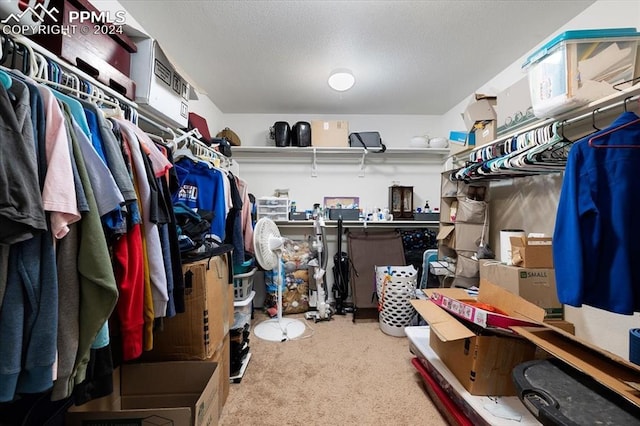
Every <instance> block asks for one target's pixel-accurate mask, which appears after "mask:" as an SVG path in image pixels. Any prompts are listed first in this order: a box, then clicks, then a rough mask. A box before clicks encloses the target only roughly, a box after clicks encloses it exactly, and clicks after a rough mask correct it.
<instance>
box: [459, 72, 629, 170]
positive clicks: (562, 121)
mask: <svg viewBox="0 0 640 426" xmlns="http://www.w3.org/2000/svg"><path fill="white" fill-rule="evenodd" d="M638 92H640V83H639V84H638V87H635V86H633V87H632V89H630V90H629V93H636V94H630V95H629V96H627V97H625V98H624V99H621V100H619V101H615V102H612V103H610V104H606V105H604V106H601V107H594V108H593V109H592V110H591V111H589V112H585V113H583V114H580V115H578V116H575V117H571V118H567V119H560V120H559V119H550V118H548V119H545V120H544V121H541V122H540V123H537V124H535V125H533V126H530V127H525V128H524V129H520V130H519V131H516V132H514V133H511V134H509V135H507V136H503V137H500V138H498V139H495V140H494V141H493V142H491V143H489V144H487V145H482V146H479V147H476V148H474V149H472V150H471V151H467V152H463V153H461V154H460V155H458V154H455V155H454V156H453V158H454V160H455V161H459V160H460V159H463V158H468V157H469V155H470V154H471V153H473V152H475V151H478V150H480V149H483V148H486V147H487V146H489V145H497V144H500V143H502V142H504V141H506V140H507V139H510V138H513V137H516V136H518V135H520V134H523V133H527V132H531V131H534V130H537V129H540V128H542V127H545V126H548V125H549V124H551V123H554V122H557V123H559V125H561V126H567V125H570V124H575V123H577V122H579V121H582V120H584V119H587V118H592V117H593V116H594V114H597V113H602V112H606V111H609V110H612V109H614V108H618V107H621V106H625V105H626V104H627V103H629V102H633V101H636V100H639V99H640V94H637V93H638ZM568 114H571V113H570V112H569V113H568Z"/></svg>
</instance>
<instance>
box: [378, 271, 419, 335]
mask: <svg viewBox="0 0 640 426" xmlns="http://www.w3.org/2000/svg"><path fill="white" fill-rule="evenodd" d="M375 268H376V291H377V293H378V303H379V306H380V307H381V309H380V314H379V320H380V330H382V331H383V332H384V333H386V334H388V335H390V336H395V337H403V336H406V334H405V332H404V328H405V327H407V326H409V325H410V324H411V319H412V318H413V316H414V315H415V309H414V308H413V306H411V299H413V298H415V291H416V284H417V281H418V271H417V270H416V268H414V267H413V265H410V266H376V267H375Z"/></svg>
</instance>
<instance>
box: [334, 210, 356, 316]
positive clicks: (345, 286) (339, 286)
mask: <svg viewBox="0 0 640 426" xmlns="http://www.w3.org/2000/svg"><path fill="white" fill-rule="evenodd" d="M332 290H333V297H334V298H335V300H336V314H338V315H346V313H347V312H348V311H351V309H349V308H347V307H346V306H345V301H346V300H347V298H348V297H349V257H348V256H347V253H345V252H343V251H342V216H340V217H338V252H337V253H336V254H335V255H334V256H333V288H332Z"/></svg>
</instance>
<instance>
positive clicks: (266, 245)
mask: <svg viewBox="0 0 640 426" xmlns="http://www.w3.org/2000/svg"><path fill="white" fill-rule="evenodd" d="M283 244H284V239H283V238H282V237H281V236H280V231H279V230H278V226H277V225H276V224H275V222H273V221H272V220H271V219H269V218H266V217H263V218H261V219H260V220H258V223H256V227H255V229H254V230H253V247H254V250H255V256H256V260H257V261H258V263H259V264H260V266H262V267H263V268H264V269H275V268H276V266H277V267H278V279H277V280H278V281H279V282H278V283H277V288H278V290H277V295H278V302H277V303H278V315H277V316H276V318H272V319H269V320H266V321H263V322H261V323H260V324H258V325H256V327H255V328H254V330H253V332H254V334H255V335H256V336H257V337H259V338H260V339H264V340H270V341H272V342H283V341H285V340H289V339H295V338H296V337H299V336H301V335H302V333H304V329H305V325H304V323H303V322H302V321H299V320H296V319H290V318H282V285H283V282H282V260H281V257H282V246H283Z"/></svg>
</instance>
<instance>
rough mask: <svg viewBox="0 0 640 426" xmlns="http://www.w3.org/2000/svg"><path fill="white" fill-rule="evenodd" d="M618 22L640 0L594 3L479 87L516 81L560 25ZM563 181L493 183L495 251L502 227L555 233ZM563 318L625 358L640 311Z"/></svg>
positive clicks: (632, 15)
mask: <svg viewBox="0 0 640 426" xmlns="http://www.w3.org/2000/svg"><path fill="white" fill-rule="evenodd" d="M614 27H637V28H640V2H638V1H609V0H600V1H598V2H596V3H594V4H593V5H592V6H591V7H589V8H588V9H586V10H585V11H584V12H583V13H581V14H580V15H578V16H576V17H575V18H574V19H572V20H571V21H569V22H568V23H567V24H566V25H564V26H562V27H561V28H558V30H557V31H555V32H554V33H553V34H550V35H549V36H548V37H547V38H546V39H544V40H542V41H541V42H540V43H539V44H538V46H536V47H535V48H533V49H531V51H530V52H528V53H527V54H525V55H523V56H522V57H521V58H519V59H518V60H516V61H515V62H514V63H513V64H512V65H511V66H510V67H508V68H506V69H505V70H504V71H503V72H501V73H500V74H498V75H497V76H496V77H494V78H493V79H491V80H490V81H488V82H487V83H486V84H484V85H483V86H482V87H479V88H478V90H477V91H476V92H480V93H490V94H497V93H498V92H499V91H501V90H503V89H505V88H507V87H508V86H510V85H511V84H513V83H515V82H516V81H518V80H519V79H520V78H521V77H522V75H523V74H522V72H521V69H520V67H521V65H522V63H523V62H524V60H525V59H526V57H527V56H528V55H529V54H530V53H532V52H533V51H535V50H536V49H537V48H539V47H540V46H542V45H543V44H545V43H546V42H547V41H549V40H550V39H551V38H553V37H554V36H555V35H557V34H558V33H559V32H561V31H564V30H569V29H586V28H614ZM471 95H472V94H470V96H469V97H468V98H466V99H464V100H462V101H461V102H460V103H459V104H458V105H457V106H456V107H454V108H452V109H451V110H450V111H448V112H447V113H446V114H445V115H444V116H443V117H442V124H443V126H444V128H445V129H461V128H464V123H463V121H462V119H461V118H460V113H461V112H462V111H464V108H465V107H466V105H467V103H468V102H469V100H470V98H471ZM561 182H562V176H561V175H558V176H556V177H553V176H545V177H542V176H538V177H533V178H522V179H512V180H504V181H500V182H497V183H492V185H491V200H492V201H491V216H490V218H491V219H490V220H491V236H490V243H491V244H492V247H493V248H494V250H495V251H496V252H498V253H499V250H500V247H499V237H498V234H499V231H500V229H504V228H511V227H517V228H523V229H525V230H527V231H531V232H536V231H537V232H545V233H548V234H552V233H553V227H554V223H555V211H556V209H557V203H558V199H559V195H560V185H561ZM565 318H566V319H567V320H568V321H571V322H573V323H574V324H575V326H576V335H577V336H578V337H580V338H583V339H586V340H587V341H590V342H592V343H594V344H596V345H598V346H599V347H601V348H604V349H606V350H608V351H611V352H613V353H615V354H617V355H619V356H621V357H624V358H627V357H628V354H629V329H630V328H635V327H638V324H640V322H639V321H638V319H639V318H640V315H639V314H635V315H618V314H613V313H610V312H606V311H603V310H600V309H595V308H592V307H589V306H584V307H581V308H574V307H566V308H565Z"/></svg>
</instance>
